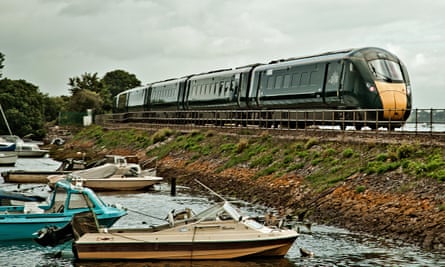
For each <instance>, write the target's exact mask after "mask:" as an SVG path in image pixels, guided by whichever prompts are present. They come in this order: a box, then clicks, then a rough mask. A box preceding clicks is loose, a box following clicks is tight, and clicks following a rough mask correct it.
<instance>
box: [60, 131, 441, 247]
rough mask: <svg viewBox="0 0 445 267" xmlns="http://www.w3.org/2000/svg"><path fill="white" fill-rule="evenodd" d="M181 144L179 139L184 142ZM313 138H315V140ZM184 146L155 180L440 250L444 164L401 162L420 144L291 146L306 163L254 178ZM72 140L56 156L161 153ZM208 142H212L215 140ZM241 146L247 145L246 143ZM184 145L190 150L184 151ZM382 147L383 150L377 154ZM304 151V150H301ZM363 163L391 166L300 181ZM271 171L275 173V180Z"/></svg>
mask: <svg viewBox="0 0 445 267" xmlns="http://www.w3.org/2000/svg"><path fill="white" fill-rule="evenodd" d="M96 136H97V135H96ZM173 138H175V137H173ZM230 138H232V137H230ZM230 138H229V137H224V139H223V141H222V142H226V143H230V142H233V143H234V144H237V142H238V146H239V144H240V143H241V144H243V142H242V141H239V137H233V138H234V139H236V140H235V141H232V140H231V139H230ZM182 139H184V140H185V138H182ZM318 139H321V138H320V137H318ZM184 140H183V142H184V143H181V144H180V145H176V147H173V148H171V150H170V152H168V153H166V154H165V155H163V156H162V157H160V158H159V159H158V160H157V168H158V174H159V175H160V176H163V177H164V178H166V179H167V180H169V179H171V178H173V177H174V178H176V179H177V183H178V184H180V185H185V186H189V187H190V188H192V189H194V190H200V191H203V188H202V187H200V185H198V184H197V183H196V182H195V179H199V180H200V181H201V182H203V183H204V184H206V185H207V186H209V187H211V188H212V189H213V190H215V191H217V192H218V193H220V194H223V195H227V196H231V197H236V198H239V199H243V200H246V201H249V202H253V203H258V204H263V205H266V206H269V207H274V208H275V209H276V210H277V211H278V212H279V213H280V215H289V216H295V217H298V218H299V219H304V220H310V221H312V222H316V223H323V224H327V225H335V226H340V227H344V228H346V229H349V230H352V231H360V232H366V233H370V234H372V235H375V236H380V237H388V238H392V239H394V240H398V241H400V242H406V243H411V244H415V245H418V246H421V247H423V248H425V249H431V250H439V251H445V247H444V245H445V220H444V219H445V194H444V192H445V191H444V189H445V185H444V182H443V179H437V177H438V176H440V175H442V174H445V172H443V171H441V169H440V168H442V166H443V165H445V164H444V161H443V158H439V159H434V161H432V163H424V164H423V163H422V164H423V165H419V166H415V164H416V162H415V161H416V160H417V158H413V159H410V160H407V159H406V158H405V157H408V156H409V155H407V154H410V153H411V154H416V155H417V154H419V153H418V152H416V151H415V149H414V150H413V148H412V147H414V148H416V149H417V148H419V147H420V148H422V144H419V142H418V141H415V140H412V138H410V140H409V142H414V143H416V145H413V146H411V148H410V150H409V149H405V150H403V149H402V150H400V151H399V150H396V148H397V146H396V148H394V147H390V148H388V149H393V150H394V151H392V152H391V151H389V152H387V153H386V152H385V151H383V152H385V153H383V152H382V151H378V152H372V151H373V150H374V149H375V147H378V144H376V143H378V141H376V140H373V141H372V142H371V143H372V144H371V145H362V144H359V146H358V147H357V146H356V147H354V146H353V145H351V141H350V140H348V141H347V142H344V138H343V139H342V140H340V139H337V140H329V142H332V144H333V145H329V146H325V147H323V145H319V146H318V147H317V146H314V147H311V148H310V146H308V145H307V144H306V145H305V146H306V147H304V149H303V148H302V145H298V144H297V145H296V146H295V147H297V150H298V149H300V150H301V151H299V152H298V154H292V157H291V158H292V164H300V163H301V161H303V158H306V159H307V158H309V160H306V161H304V162H303V163H301V166H300V167H298V168H295V170H292V171H285V172H282V173H280V172H275V173H273V174H266V175H258V167H256V168H253V167H252V164H250V165H249V164H235V165H234V166H229V167H224V168H222V166H223V165H224V164H227V161H228V160H230V157H233V156H227V154H226V155H225V156H222V155H219V154H211V153H210V155H206V156H202V155H200V153H202V150H201V152H199V151H198V150H197V149H196V147H197V146H201V147H206V145H205V142H207V140H205V138H204V139H202V140H201V139H200V140H199V141H198V142H197V143H198V144H191V141H190V143H186V142H185V141H184ZM269 140H270V139H269ZM76 142H77V143H75V144H73V143H68V144H65V146H64V147H63V149H59V150H61V151H63V153H64V155H67V154H69V152H70V151H72V152H74V151H73V150H74V149H75V150H76V151H79V150H81V149H82V144H83V146H84V148H85V149H87V148H88V149H90V151H89V152H87V154H94V155H96V156H100V155H104V154H113V153H115V154H125V153H127V154H128V153H131V154H136V155H137V156H138V157H139V159H140V161H142V162H144V161H146V160H148V159H150V158H151V157H153V155H152V154H150V151H151V150H153V151H155V152H154V153H161V152H159V151H158V150H156V149H159V147H161V149H162V146H163V144H157V145H156V146H155V147H156V148H154V147H150V148H147V147H145V148H143V149H138V150H131V149H122V148H118V149H112V148H104V146H103V145H101V146H95V145H94V142H93V141H91V140H87V141H84V142H83V143H82V141H79V140H77V141H76ZM208 142H215V140H214V139H212V140H210V141H208ZM286 142H287V141H281V144H280V145H282V146H283V148H281V149H275V150H274V151H275V152H273V153H275V154H278V152H277V151H279V150H285V149H287V150H288V151H287V153H290V152H289V151H291V150H289V147H291V146H292V145H291V143H292V142H295V140H290V141H288V143H286ZM343 142H344V143H343ZM354 142H355V143H360V140H354ZM403 142H405V141H401V140H400V143H403ZM407 142H408V141H407ZM260 143H261V140H260ZM263 143H264V141H263ZM248 145H249V146H254V144H253V142H251V143H248ZM273 145H275V146H277V145H276V144H273ZM209 146H210V145H209ZM435 146H436V144H431V145H430V146H429V148H428V150H427V149H425V151H426V152H424V154H426V155H425V157H428V153H429V152H428V151H432V150H431V149H435V148H434V147H435ZM190 147H192V148H193V149H189V148H190ZM219 147H224V145H219ZM408 147H410V146H408ZM385 149H386V148H385V147H384V148H383V150H385ZM221 150H222V149H221ZM293 150H295V149H293ZM293 150H292V151H293ZM308 150H311V151H312V152H311V151H309V152H307V151H308ZM439 150H441V148H439ZM196 151H198V152H196ZM339 151H340V152H339ZM221 153H223V152H221ZM224 153H225V152H224ZM240 153H241V152H240ZM267 153H270V152H267ZM304 153H305V154H304ZM311 153H312V154H311ZM372 153H375V154H372ZM378 153H380V154H378ZM397 153H398V154H397ZM439 153H442V152H439ZM311 155H316V156H311ZM351 155H352V156H351ZM354 155H355V156H354ZM382 155H385V157H384V159H383V160H381V159H380V158H382V157H383V156H382ZM236 156H239V155H236ZM287 157H288V156H287ZM323 157H325V158H323ZM354 157H355V158H354ZM376 158H377V160H376ZM371 160H374V163H376V164H377V163H379V164H381V165H382V166H390V167H391V166H393V165H391V164H393V163H396V164H398V165H395V167H391V168H392V169H391V168H390V169H389V170H388V171H386V170H385V171H379V170H377V171H369V170H368V171H366V168H356V167H355V169H353V171H352V172H351V173H350V174H348V175H346V177H344V178H342V179H339V180H338V181H337V180H335V181H331V182H329V181H328V182H326V184H327V186H321V187H320V186H314V185H313V184H314V183H313V182H312V184H311V183H309V182H308V181H307V177H308V176H309V174H311V173H314V172H315V171H316V170H317V168H318V169H321V167H320V165H321V164H322V163H323V161H325V162H328V163H329V164H327V166H328V169H326V170H322V171H324V172H325V173H326V174H328V173H329V172H334V171H333V170H330V169H335V170H337V169H340V167H339V166H342V165H345V166H343V168H344V169H345V170H340V171H341V172H345V173H347V168H352V167H350V166H347V164H346V163H344V162H346V161H348V162H350V163H348V164H353V163H354V161H361V162H362V163H361V165H362V166H368V169H369V168H370V167H369V166H371V165H370V164H367V161H371ZM275 161H276V159H275ZM286 164H287V163H286ZM286 164H285V165H286ZM289 164H291V163H289ZM385 164H387V165H385ZM434 164H435V165H438V166H435V165H434ZM405 165H406V166H405ZM372 166H373V165H372ZM372 166H371V167H372ZM379 166H380V165H379ZM415 167H416V168H418V170H417V169H416V173H425V176H422V175H412V174H410V172H409V171H406V170H410V168H411V169H413V168H415ZM433 167H434V168H437V167H440V168H439V169H437V171H436V173H437V174H435V175H436V176H434V177H436V178H432V177H426V176H428V175H429V176H432V174H431V172H428V171H429V170H432V169H433ZM434 170H436V169H434ZM277 173H280V174H279V175H277ZM411 173H412V171H411ZM334 177H335V175H334ZM439 178H440V177H439Z"/></svg>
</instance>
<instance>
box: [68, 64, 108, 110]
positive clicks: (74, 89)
mask: <svg viewBox="0 0 445 267" xmlns="http://www.w3.org/2000/svg"><path fill="white" fill-rule="evenodd" d="M68 85H69V86H71V88H70V91H71V93H72V97H71V98H75V99H74V102H78V101H80V102H81V103H83V104H84V105H83V106H82V107H83V108H87V109H94V111H95V113H103V112H104V111H108V110H111V107H112V104H111V103H112V102H111V97H110V92H109V91H108V89H107V88H105V86H104V84H103V83H102V81H101V80H100V79H99V77H98V76H97V72H96V73H94V74H91V73H84V74H83V75H82V76H81V77H72V78H69V81H68ZM85 91H89V92H86V93H85ZM81 92H84V93H83V94H81V95H79V96H77V94H79V93H81ZM91 92H94V93H96V94H97V95H92V94H91ZM96 97H99V98H100V101H99V100H98V99H95V100H94V101H93V99H94V98H96ZM87 99H89V100H87ZM98 101H99V102H101V103H102V106H101V107H100V108H98V107H97V106H96V104H97V103H98ZM72 102H73V101H71V103H72ZM88 103H89V104H91V105H93V104H94V107H93V106H88ZM71 108H72V109H71V110H73V111H74V110H77V111H82V112H84V111H85V110H79V107H76V106H72V105H71Z"/></svg>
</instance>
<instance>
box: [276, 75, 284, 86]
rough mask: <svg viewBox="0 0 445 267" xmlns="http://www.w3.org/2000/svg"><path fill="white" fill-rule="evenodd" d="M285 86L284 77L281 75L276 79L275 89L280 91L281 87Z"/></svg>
mask: <svg viewBox="0 0 445 267" xmlns="http://www.w3.org/2000/svg"><path fill="white" fill-rule="evenodd" d="M282 85H283V76H281V75H279V76H277V77H276V79H275V86H274V87H275V89H279V88H281V86H282Z"/></svg>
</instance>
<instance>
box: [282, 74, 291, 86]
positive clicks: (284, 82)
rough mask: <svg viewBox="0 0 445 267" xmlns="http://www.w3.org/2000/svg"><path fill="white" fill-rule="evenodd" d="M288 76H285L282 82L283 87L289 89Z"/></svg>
mask: <svg viewBox="0 0 445 267" xmlns="http://www.w3.org/2000/svg"><path fill="white" fill-rule="evenodd" d="M290 78H291V77H290V75H289V74H286V75H285V76H284V81H283V87H284V88H289V87H290Z"/></svg>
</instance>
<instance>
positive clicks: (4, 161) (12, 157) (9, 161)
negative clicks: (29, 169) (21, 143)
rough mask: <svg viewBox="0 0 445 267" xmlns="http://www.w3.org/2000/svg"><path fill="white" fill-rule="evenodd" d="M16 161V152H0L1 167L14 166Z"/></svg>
mask: <svg viewBox="0 0 445 267" xmlns="http://www.w3.org/2000/svg"><path fill="white" fill-rule="evenodd" d="M16 161H17V153H16V152H4V151H2V152H0V166H14V165H15V163H16Z"/></svg>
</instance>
